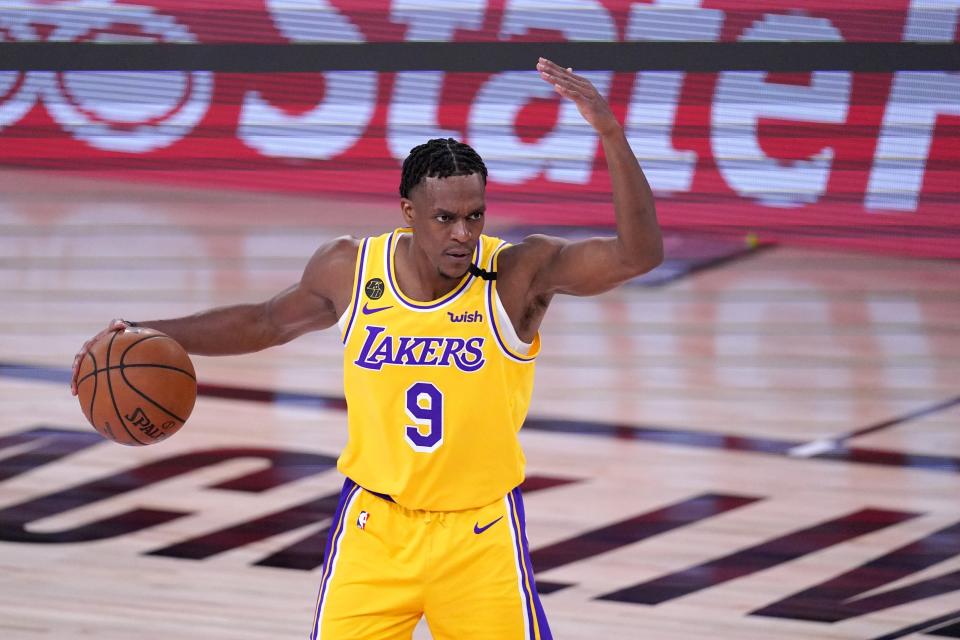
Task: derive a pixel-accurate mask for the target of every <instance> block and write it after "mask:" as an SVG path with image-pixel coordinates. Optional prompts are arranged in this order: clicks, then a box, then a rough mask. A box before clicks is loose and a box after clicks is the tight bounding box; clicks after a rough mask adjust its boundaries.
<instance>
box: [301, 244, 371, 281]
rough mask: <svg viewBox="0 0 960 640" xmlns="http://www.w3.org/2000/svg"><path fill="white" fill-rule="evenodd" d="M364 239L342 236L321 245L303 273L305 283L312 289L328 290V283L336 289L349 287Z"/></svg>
mask: <svg viewBox="0 0 960 640" xmlns="http://www.w3.org/2000/svg"><path fill="white" fill-rule="evenodd" d="M361 242H362V239H360V238H354V237H352V236H341V237H339V238H334V239H333V240H330V241H328V242H325V243H323V244H322V245H320V246H319V247H318V248H317V250H316V251H315V252H314V253H313V255H312V256H311V257H310V261H309V262H307V266H306V268H305V269H304V271H303V282H304V283H305V284H307V285H308V286H309V287H310V288H311V289H326V288H328V287H326V286H324V284H326V283H331V284H333V285H334V286H335V287H337V286H339V285H341V281H343V283H345V284H344V286H346V287H349V286H350V285H351V283H352V282H353V272H354V269H355V267H356V264H357V250H358V249H359V247H360V243H361Z"/></svg>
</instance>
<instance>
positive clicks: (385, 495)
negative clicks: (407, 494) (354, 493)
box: [357, 485, 397, 504]
mask: <svg viewBox="0 0 960 640" xmlns="http://www.w3.org/2000/svg"><path fill="white" fill-rule="evenodd" d="M357 486H358V487H360V485H357ZM360 488H361V489H363V490H364V491H366V492H367V493H369V494H370V495H372V496H377V497H378V498H382V499H383V500H386V501H387V502H393V503H394V504H396V502H397V501H396V500H394V499H393V498H392V497H390V496H389V495H387V494H385V493H379V492H377V491H370V489H367V488H366V487H360Z"/></svg>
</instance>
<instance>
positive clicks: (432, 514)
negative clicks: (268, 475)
mask: <svg viewBox="0 0 960 640" xmlns="http://www.w3.org/2000/svg"><path fill="white" fill-rule="evenodd" d="M421 616H425V617H426V620H427V624H428V625H429V626H430V632H431V634H432V636H433V638H434V639H435V640H462V639H465V638H469V639H470V640H512V639H516V640H537V639H545V640H550V639H551V635H550V628H549V626H548V625H547V619H546V616H545V615H544V612H543V607H542V606H541V604H540V598H539V596H538V595H537V587H536V584H535V583H534V580H533V571H532V566H531V563H530V553H529V550H528V546H527V536H526V525H525V523H524V511H523V499H522V498H521V496H520V490H519V489H514V490H513V491H511V492H510V493H509V494H507V495H506V496H504V497H503V498H502V499H500V500H497V501H496V502H493V503H491V504H488V505H487V506H485V507H480V508H478V509H469V510H466V511H414V510H410V509H405V508H404V507H401V506H400V505H398V504H396V503H395V502H393V501H392V500H391V499H390V498H389V497H388V496H381V495H380V494H376V493H373V492H370V491H367V490H366V489H363V488H362V487H360V486H359V485H357V484H356V483H354V482H353V481H352V480H350V479H349V478H348V479H347V481H346V482H345V483H344V485H343V491H342V493H341V494H340V504H339V505H338V506H337V510H336V512H335V513H334V518H333V524H332V525H331V527H330V536H329V538H328V540H327V548H326V553H325V557H324V562H323V571H322V573H321V578H320V595H319V596H318V598H317V607H316V611H315V613H314V621H313V631H312V633H311V635H310V638H311V640H347V639H356V640H361V639H362V640H388V639H389V640H393V639H396V640H400V639H404V640H409V638H410V637H411V636H412V634H413V630H414V627H416V625H417V622H418V621H419V620H420V617H421Z"/></svg>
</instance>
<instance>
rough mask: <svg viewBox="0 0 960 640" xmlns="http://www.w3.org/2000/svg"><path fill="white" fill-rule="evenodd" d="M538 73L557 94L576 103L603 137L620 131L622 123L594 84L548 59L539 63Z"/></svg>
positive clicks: (582, 113) (584, 116)
mask: <svg viewBox="0 0 960 640" xmlns="http://www.w3.org/2000/svg"><path fill="white" fill-rule="evenodd" d="M537 71H539V72H540V77H541V78H543V79H544V80H545V81H547V82H549V83H550V84H552V85H553V88H554V90H555V91H556V92H557V93H559V94H560V95H561V96H563V97H564V98H569V99H571V100H573V101H574V103H575V104H576V105H577V109H579V110H580V115H582V116H583V119H584V120H586V121H587V122H588V123H589V124H590V126H591V127H593V128H594V129H595V130H596V132H597V133H599V134H600V135H601V136H602V135H606V134H611V133H617V132H618V131H620V123H619V122H618V121H617V118H616V117H615V116H614V115H613V112H612V111H610V105H608V104H607V101H606V99H604V97H603V96H602V95H600V92H599V91H597V88H596V87H594V86H593V83H592V82H590V81H589V80H587V79H586V78H584V77H583V76H579V75H577V74H575V73H574V72H573V69H572V68H566V69H564V68H563V67H561V66H560V65H558V64H556V63H555V62H551V61H550V60H547V59H546V58H540V61H539V62H537Z"/></svg>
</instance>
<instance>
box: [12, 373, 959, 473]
mask: <svg viewBox="0 0 960 640" xmlns="http://www.w3.org/2000/svg"><path fill="white" fill-rule="evenodd" d="M3 377H7V378H16V379H20V380H36V381H41V382H53V383H58V384H63V385H69V384H70V370H69V369H66V368H60V367H43V366H33V365H25V364H15V363H7V362H0V378H3ZM198 393H199V395H201V396H204V397H208V398H223V399H228V400H240V401H246V402H264V403H271V404H280V405H286V406H296V407H300V408H313V409H334V410H339V411H345V410H346V408H347V402H346V399H344V398H343V396H328V395H319V394H312V393H301V392H288V391H270V390H267V389H255V388H248V387H232V386H226V385H214V384H200V385H198ZM958 401H960V398H954V399H952V400H949V401H947V402H941V403H939V404H937V405H934V406H933V407H928V408H925V409H919V410H917V411H914V412H911V413H910V414H907V415H906V416H905V417H903V418H902V419H897V422H898V423H902V422H905V421H907V420H910V419H913V418H916V417H919V416H923V415H928V414H929V413H932V412H934V411H940V410H942V409H944V408H946V407H950V406H953V404H956V403H957V402H958ZM888 422H892V421H888ZM884 424H886V423H884ZM878 426H880V425H874V426H872V427H867V428H868V429H876V427H878ZM523 428H524V429H527V430H531V431H543V432H547V433H562V434H570V435H584V436H595V437H602V438H614V439H618V440H637V441H641V442H656V443H660V444H667V445H674V446H682V447H693V448H698V449H719V450H723V451H744V452H748V453H760V454H767V455H775V456H782V457H797V456H796V453H795V450H796V449H798V448H800V447H804V446H807V445H808V444H809V443H804V442H798V441H792V440H779V439H775V438H756V437H750V436H737V435H729V434H720V433H711V432H706V431H696V430H694V429H677V428H673V427H656V426H639V425H630V424H623V423H604V422H595V421H590V420H564V419H558V418H542V417H529V416H528V417H527V420H526V422H524V425H523ZM861 431H863V430H861ZM853 433H858V432H856V431H855V432H853ZM832 444H833V446H831V447H828V448H825V449H824V450H821V451H817V452H815V453H811V454H810V455H805V456H802V457H803V458H805V459H813V460H824V461H827V460H830V461H836V462H847V463H852V464H867V465H875V466H876V465H878V466H892V467H901V468H910V469H924V470H927V471H940V472H947V473H960V457H955V456H937V455H924V454H912V453H905V452H902V451H890V450H885V449H871V448H864V447H847V446H846V445H845V444H844V443H843V441H832Z"/></svg>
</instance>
